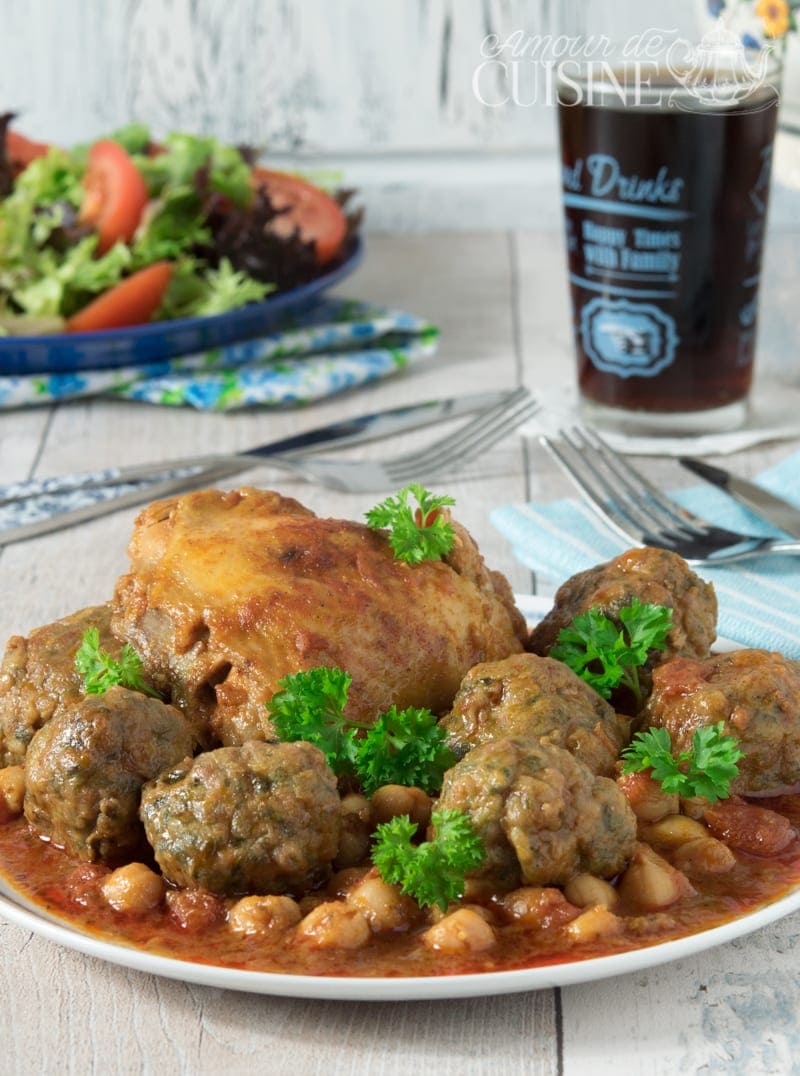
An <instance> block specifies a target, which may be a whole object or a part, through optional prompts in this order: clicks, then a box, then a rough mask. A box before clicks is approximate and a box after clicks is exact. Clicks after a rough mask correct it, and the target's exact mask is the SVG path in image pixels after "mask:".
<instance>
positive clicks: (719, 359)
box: [558, 4, 781, 434]
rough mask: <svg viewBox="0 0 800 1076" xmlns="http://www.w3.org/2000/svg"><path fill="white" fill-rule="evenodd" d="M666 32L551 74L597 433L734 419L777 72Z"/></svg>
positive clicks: (753, 291) (744, 377) (751, 332)
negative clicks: (600, 429)
mask: <svg viewBox="0 0 800 1076" xmlns="http://www.w3.org/2000/svg"><path fill="white" fill-rule="evenodd" d="M622 7H623V8H625V5H624V4H622ZM651 8H652V5H651ZM668 17H669V16H668V15H665V19H668ZM630 25H631V24H630V23H629V24H628V27H627V29H630ZM668 25H669V24H668V22H663V23H661V25H660V26H658V25H656V26H650V27H647V26H644V27H642V25H641V22H640V24H639V28H638V29H637V30H636V31H635V33H634V34H628V35H627V36H626V37H624V38H623V37H622V36H621V35H617V37H616V38H614V39H612V40H611V47H610V48H609V47H607V48H606V49H605V51H604V53H603V55H598V54H597V52H595V54H594V55H593V56H591V57H589V56H586V55H580V54H579V55H578V56H577V57H572V58H570V59H569V60H567V61H565V62H564V63H562V64H561V65H560V66H559V72H558V111H559V132H560V143H561V156H562V186H563V201H564V215H565V224H566V235H567V251H568V260H569V285H570V291H571V298H572V310H573V323H574V334H575V345H576V352H577V362H578V387H579V395H580V399H581V407H582V410H583V412H584V415H585V417H586V419H587V420H588V421H590V422H592V423H594V424H595V425H599V426H602V427H611V428H614V429H622V430H627V431H629V432H652V433H656V434H657V433H664V434H668V433H669V434H674V433H678V434H679V433H701V432H713V431H717V430H726V429H733V428H736V427H737V426H739V425H741V424H742V423H743V422H744V421H745V418H746V415H747V398H748V393H749V391H750V387H751V382H752V375H753V360H754V355H755V341H756V321H757V309H758V286H759V278H760V272H761V256H762V248H763V241H764V232H765V225H766V213H767V204H768V197H769V181H770V166H771V161H772V147H773V141H774V136H775V128H776V117H777V111H778V96H779V94H778V89H779V76H780V67H781V65H780V58H779V54H777V53H772V52H770V51H769V50H760V51H757V50H753V49H751V50H748V49H746V48H745V47H744V44H743V43H742V41H741V37H740V36H739V35H738V34H736V33H735V32H734V31H732V30H729V29H727V28H726V27H725V26H724V25H717V26H716V27H713V28H712V29H711V30H710V31H709V32H707V33H706V34H705V35H704V36H702V38H701V39H700V40H699V41H693V40H691V39H689V38H687V37H685V36H682V35H681V34H678V33H672V34H670V33H669V32H667V31H665V30H664V29H663V27H665V26H666V27H668ZM656 38H658V40H656ZM576 51H578V52H579V50H576Z"/></svg>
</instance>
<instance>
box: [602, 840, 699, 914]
mask: <svg viewBox="0 0 800 1076" xmlns="http://www.w3.org/2000/svg"><path fill="white" fill-rule="evenodd" d="M618 888H619V894H620V896H621V897H622V898H623V899H624V900H625V901H627V902H628V903H630V904H633V905H634V906H635V907H637V908H640V909H641V910H642V911H647V912H655V911H659V910H660V909H661V908H669V906H670V905H671V904H675V903H676V901H679V900H681V898H682V897H686V896H690V895H691V894H693V893H694V891H695V890H694V887H693V886H692V883H691V882H690V881H689V879H688V878H687V877H686V875H685V874H682V873H681V872H680V871H679V870H676V869H675V867H673V866H671V865H670V864H669V863H667V861H666V860H665V859H662V858H661V856H659V855H657V854H656V853H655V852H654V851H653V849H652V848H650V847H649V845H646V844H641V843H639V844H637V846H636V851H635V852H634V853H633V857H632V858H631V861H630V864H629V865H628V868H627V870H626V871H625V873H624V874H623V875H622V878H621V879H620V883H619V887H618Z"/></svg>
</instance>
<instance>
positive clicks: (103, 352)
mask: <svg viewBox="0 0 800 1076" xmlns="http://www.w3.org/2000/svg"><path fill="white" fill-rule="evenodd" d="M363 253H364V247H363V241H362V240H360V239H356V240H355V242H354V243H353V244H352V245H351V247H350V248H349V250H348V253H347V256H346V257H345V259H344V260H343V261H341V262H339V263H338V264H337V265H336V266H334V268H333V269H331V270H330V271H329V272H326V273H323V274H322V275H321V276H318V277H317V278H316V279H315V280H311V281H309V283H307V284H301V285H300V286H299V287H296V288H290V289H289V290H287V291H282V292H277V293H276V294H275V295H270V296H268V297H267V298H266V299H264V300H263V301H262V302H260V303H250V304H249V305H247V306H243V307H240V308H239V309H238V310H231V311H230V312H229V313H227V314H215V315H213V316H211V317H195V318H176V319H174V320H173V321H153V322H149V323H148V324H147V325H136V326H133V327H131V328H129V329H109V330H105V331H102V332H91V333H57V334H53V335H50V336H6V337H2V338H0V375H4V374H9V375H17V376H22V375H25V374H45V373H46V374H53V373H69V372H70V371H74V370H109V369H114V368H116V367H124V366H145V365H148V364H150V363H157V362H161V361H163V360H164V359H173V358H177V357H178V356H179V355H189V354H192V353H194V352H202V351H207V350H208V349H209V348H216V347H224V346H225V345H226V344H234V343H237V342H238V341H241V340H252V339H253V338H254V337H257V336H261V335H262V334H264V333H266V332H269V331H271V330H272V329H274V328H275V326H276V325H277V324H278V323H280V324H281V325H282V326H283V327H286V319H287V318H290V317H292V316H297V315H301V314H302V313H303V311H304V310H307V309H309V308H310V307H311V306H313V305H314V303H315V302H316V300H317V299H318V298H319V297H320V295H321V294H322V293H323V292H324V291H326V290H327V289H328V288H331V287H333V285H334V284H338V283H339V281H340V280H342V279H344V277H346V276H347V275H348V274H349V273H352V271H353V270H354V269H355V268H356V266H357V265H358V264H359V262H360V261H361V259H362V257H363Z"/></svg>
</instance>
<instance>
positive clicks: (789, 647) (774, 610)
mask: <svg viewBox="0 0 800 1076" xmlns="http://www.w3.org/2000/svg"><path fill="white" fill-rule="evenodd" d="M758 481H759V482H760V483H761V484H762V485H763V486H765V487H766V488H767V489H769V490H771V491H772V492H773V493H777V494H779V495H780V496H782V497H785V498H786V499H787V500H788V501H791V502H792V503H793V504H796V505H797V506H798V508H800V453H796V454H795V455H792V456H789V457H788V458H787V459H785V460H783V461H782V462H781V463H779V464H777V466H775V467H771V468H770V469H769V470H767V471H764V472H763V473H762V474H761V475H759V477H758ZM673 495H674V497H675V500H676V501H679V502H680V504H682V505H683V506H684V507H686V508H688V509H690V510H691V511H693V512H697V514H698V515H701V516H703V518H704V519H708V520H710V521H712V522H714V523H719V524H721V525H722V526H724V527H730V528H731V529H733V530H741V531H745V532H747V533H749V534H758V535H779V536H781V537H785V535H782V532H780V531H777V530H775V529H774V528H773V527H770V525H769V524H767V523H765V522H763V520H760V519H759V518H758V516H755V515H753V514H752V513H751V512H748V511H747V509H745V508H741V507H740V506H739V505H738V504H736V503H735V502H734V501H732V500H731V499H730V498H729V497H727V496H726V495H725V494H724V493H722V492H721V491H720V490H716V489H713V488H712V487H711V486H707V485H705V486H702V487H700V486H697V487H692V488H691V489H684V490H680V491H677V492H675V493H674V494H673ZM491 520H492V523H493V524H494V525H495V527H496V528H497V529H498V530H499V531H500V532H501V534H503V535H504V536H505V537H506V538H508V540H509V541H510V542H511V544H512V546H513V548H514V554H515V556H516V557H517V559H518V560H520V561H521V562H522V563H523V564H525V565H526V566H527V567H528V568H531V569H533V570H534V571H536V572H537V573H541V575H543V576H545V577H546V578H548V579H549V580H550V581H551V582H552V583H553V584H554V585H558V584H560V583H562V582H563V581H564V580H565V579H567V578H568V577H569V576H571V575H573V574H574V573H575V572H579V571H581V570H583V569H584V568H588V567H590V566H591V565H593V564H597V563H600V562H602V561H604V560H609V559H610V558H611V557H615V556H617V555H618V554H619V553H621V552H622V551H623V550H624V548H625V545H624V542H623V540H622V539H621V538H619V536H617V535H616V534H614V532H613V531H611V530H609V529H608V528H607V527H605V526H604V525H603V524H602V523H601V522H600V520H599V518H598V517H597V516H596V515H595V514H594V512H593V511H592V509H591V508H589V506H588V505H586V504H585V503H584V502H583V501H578V500H563V501H554V502H552V503H550V504H538V505H537V504H522V505H507V506H504V507H502V508H497V509H495V511H494V512H493V513H492V515H491ZM698 571H699V574H700V575H702V576H703V578H704V579H709V580H711V582H713V584H714V588H715V590H716V592H717V598H718V599H719V611H720V612H719V633H720V635H724V636H727V637H728V638H729V639H734V640H736V642H738V643H741V644H742V645H744V646H752V647H764V648H766V649H768V650H780V651H782V652H783V653H784V654H787V655H788V656H789V657H792V658H795V659H797V660H800V554H794V555H786V556H777V555H775V554H772V555H769V556H764V557H758V558H754V559H753V560H747V561H742V562H739V563H734V564H730V565H727V566H720V567H717V568H705V567H702V568H700V569H698Z"/></svg>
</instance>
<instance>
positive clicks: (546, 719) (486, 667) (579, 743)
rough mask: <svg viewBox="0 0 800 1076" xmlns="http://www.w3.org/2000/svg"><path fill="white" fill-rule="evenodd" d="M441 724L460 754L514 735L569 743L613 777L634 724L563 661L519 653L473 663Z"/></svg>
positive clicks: (589, 763)
mask: <svg viewBox="0 0 800 1076" xmlns="http://www.w3.org/2000/svg"><path fill="white" fill-rule="evenodd" d="M440 724H441V725H442V727H443V728H444V729H445V730H446V731H447V733H448V740H449V743H450V746H451V747H452V748H453V750H454V751H455V753H456V754H457V755H464V754H466V753H467V751H469V750H470V748H473V747H477V746H478V745H479V744H482V743H489V742H490V741H492V740H498V739H505V738H508V737H509V736H510V737H514V738H515V739H518V740H524V741H530V742H531V743H539V742H542V743H546V744H555V745H556V746H558V747H565V748H566V749H567V751H569V752H570V753H571V754H573V755H574V756H575V758H577V759H580V761H581V762H583V763H584V764H585V765H586V766H588V767H589V769H590V770H591V771H592V773H602V774H604V775H606V776H610V775H611V774H613V772H614V765H615V763H616V761H617V759H618V758H619V753H620V751H621V750H622V748H623V747H625V745H626V744H627V743H628V741H629V740H630V724H631V723H630V720H629V718H627V717H623V716H622V714H618V713H616V712H615V711H614V708H613V707H612V706H611V705H609V703H607V702H606V701H605V699H603V698H601V697H600V695H598V694H597V692H596V691H595V690H594V688H591V687H589V685H588V684H587V683H586V682H585V681H584V680H581V678H580V677H579V676H577V675H576V674H575V673H574V672H573V671H572V669H569V668H567V666H566V665H564V664H563V663H562V662H560V661H555V660H554V659H553V658H543V657H539V656H538V655H537V654H514V655H512V656H511V657H509V658H505V659H504V660H503V661H486V662H482V663H481V664H480V665H475V666H474V667H473V668H472V669H470V671H469V672H468V673H467V675H466V676H465V677H464V679H463V680H462V681H461V687H460V688H459V689H458V694H457V695H456V697H455V699H454V701H453V709H452V710H451V712H450V713H449V714H448V715H447V716H446V717H445V718H443V720H442V721H441V722H440Z"/></svg>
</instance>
